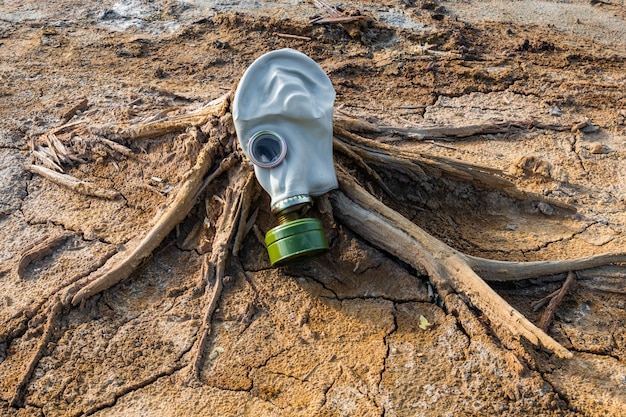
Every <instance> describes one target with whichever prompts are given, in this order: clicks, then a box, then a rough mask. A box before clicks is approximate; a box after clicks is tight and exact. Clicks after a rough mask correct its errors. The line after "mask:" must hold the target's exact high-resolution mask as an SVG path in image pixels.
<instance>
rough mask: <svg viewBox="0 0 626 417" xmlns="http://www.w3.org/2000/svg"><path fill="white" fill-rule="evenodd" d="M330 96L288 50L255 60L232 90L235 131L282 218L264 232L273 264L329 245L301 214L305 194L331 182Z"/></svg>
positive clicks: (309, 63) (324, 81)
mask: <svg viewBox="0 0 626 417" xmlns="http://www.w3.org/2000/svg"><path fill="white" fill-rule="evenodd" d="M334 100H335V90H334V89H333V86H332V84H331V82H330V79H329V78H328V76H327V75H326V73H324V71H323V70H322V69H321V68H320V67H319V65H317V64H316V63H315V61H313V60H312V59H310V58H309V57H307V56H306V55H304V54H302V53H300V52H297V51H294V50H292V49H282V50H278V51H273V52H270V53H267V54H265V55H263V56H261V57H260V58H258V59H257V60H256V61H254V62H253V63H252V65H251V66H250V67H249V68H248V69H247V70H246V72H245V73H244V75H243V77H242V78H241V81H240V82H239V85H238V87H237V90H236V92H235V97H234V100H233V120H234V123H235V129H236V130H237V137H238V139H239V142H240V144H241V148H242V149H243V151H244V153H245V155H246V157H247V158H248V159H249V160H250V161H251V162H252V164H253V166H254V171H255V174H256V177H257V179H258V181H259V183H260V184H261V186H262V187H263V189H264V190H265V191H267V193H268V194H269V195H270V196H271V205H272V212H273V213H274V214H276V215H277V217H278V219H279V222H280V223H281V224H280V226H278V227H275V228H274V229H272V230H270V231H269V232H268V233H267V235H266V244H267V247H268V252H269V254H270V260H271V261H272V265H274V266H281V265H285V264H289V263H293V262H295V261H300V260H302V259H306V258H309V257H311V256H315V255H318V254H320V253H323V252H325V251H327V250H328V244H327V243H326V236H325V235H324V231H323V229H322V226H321V223H320V222H319V221H318V220H316V219H312V218H301V217H302V215H304V213H306V211H307V210H308V209H309V208H310V206H311V202H312V199H311V197H313V196H319V195H322V194H324V193H326V192H328V191H330V190H332V189H334V188H337V176H336V174H335V168H334V163H333V155H332V149H333V143H332V134H333V105H334Z"/></svg>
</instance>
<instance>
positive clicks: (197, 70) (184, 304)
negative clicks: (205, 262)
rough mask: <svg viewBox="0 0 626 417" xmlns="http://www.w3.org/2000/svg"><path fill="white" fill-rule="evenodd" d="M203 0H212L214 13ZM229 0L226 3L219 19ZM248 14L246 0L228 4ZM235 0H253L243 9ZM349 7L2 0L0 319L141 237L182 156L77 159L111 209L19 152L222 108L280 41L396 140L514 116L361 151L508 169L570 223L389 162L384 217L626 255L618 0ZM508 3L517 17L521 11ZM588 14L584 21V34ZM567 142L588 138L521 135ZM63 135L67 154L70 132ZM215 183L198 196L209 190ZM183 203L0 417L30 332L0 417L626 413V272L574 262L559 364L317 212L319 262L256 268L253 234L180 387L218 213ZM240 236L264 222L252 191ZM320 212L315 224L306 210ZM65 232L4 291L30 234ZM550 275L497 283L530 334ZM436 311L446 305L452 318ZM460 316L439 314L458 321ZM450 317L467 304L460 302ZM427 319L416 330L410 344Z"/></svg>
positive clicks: (470, 245) (477, 250)
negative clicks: (148, 251)
mask: <svg viewBox="0 0 626 417" xmlns="http://www.w3.org/2000/svg"><path fill="white" fill-rule="evenodd" d="M218 3H219V4H218ZM231 3H232V4H231ZM235 3H242V4H238V5H237V4H235ZM247 3H250V4H247ZM483 3H485V2H480V3H477V2H466V1H464V2H457V1H441V2H435V1H430V0H425V1H388V2H383V3H382V4H381V2H369V1H355V2H351V3H350V5H347V4H343V8H342V9H341V11H342V12H343V13H345V14H362V15H365V16H367V19H365V20H362V21H360V22H357V23H349V24H342V25H336V24H335V25H333V24H331V25H321V26H316V25H311V24H310V23H309V22H308V19H309V18H310V17H313V16H314V15H315V14H317V13H319V10H317V9H316V8H315V7H314V6H312V5H311V4H309V3H298V2H267V3H265V2H216V3H212V2H199V1H198V2H177V1H173V2H172V1H168V2H139V1H136V2H135V1H124V2H117V3H115V2H112V1H111V2H109V1H101V2H74V1H70V0H66V1H63V2H55V4H54V5H48V6H46V7H45V8H44V9H41V8H40V6H38V3H35V2H28V1H27V2H19V3H18V2H12V1H5V2H3V4H2V5H0V80H2V82H1V83H0V112H1V114H2V118H1V120H0V171H1V173H2V175H0V196H1V197H0V225H1V226H0V242H2V243H1V244H0V283H1V285H0V322H2V323H6V321H7V320H8V319H9V318H10V317H12V316H13V315H14V314H16V313H17V312H19V311H20V310H22V309H24V308H27V307H29V306H32V305H35V304H37V303H40V302H42V301H43V300H46V299H48V298H49V297H51V296H52V295H53V294H54V292H55V291H57V289H58V288H61V287H62V286H64V285H66V284H67V283H69V282H70V281H72V280H74V279H76V277H80V276H85V275H87V274H88V273H90V272H91V271H94V270H96V269H97V268H98V267H100V266H101V265H103V264H104V262H105V261H106V260H107V259H109V258H110V257H111V256H113V255H114V254H115V253H118V252H120V251H121V250H123V248H124V245H125V244H126V243H127V242H128V241H129V240H130V239H132V238H133V237H135V236H137V235H139V234H141V233H143V232H145V230H146V228H147V226H148V224H149V222H150V221H151V220H152V219H153V218H154V216H155V215H156V214H157V213H158V211H159V209H160V208H161V207H162V205H163V204H164V202H165V201H166V196H167V194H168V193H169V192H171V190H172V189H173V187H176V185H177V184H179V183H180V181H181V179H182V178H183V175H184V173H185V171H186V170H187V169H188V168H189V167H190V166H191V165H192V164H193V161H194V158H195V153H194V149H195V148H194V142H193V140H192V139H193V138H190V136H189V135H185V134H183V135H164V136H163V137H160V138H157V139H150V140H137V141H133V142H125V145H127V146H129V147H130V148H131V149H132V150H133V152H134V155H135V156H134V157H132V158H129V157H126V156H124V155H121V154H119V153H115V152H114V151H112V150H110V149H108V148H106V147H103V146H100V145H97V144H93V143H86V144H85V152H86V154H87V155H88V159H89V162H88V163H86V164H82V165H79V166H77V167H75V168H72V169H71V170H70V173H71V174H72V175H74V176H76V177H79V178H82V179H86V180H89V181H91V182H93V183H96V184H98V185H99V186H102V187H105V188H110V189H115V190H117V191H119V192H120V193H121V194H122V198H120V199H117V200H111V201H108V200H103V199H98V198H93V197H86V196H82V195H79V194H76V193H73V192H71V191H68V190H66V189H63V188H60V187H59V186H57V185H55V184H52V183H50V182H49V181H47V180H46V179H43V178H41V177H39V176H36V175H33V174H31V173H30V172H29V171H27V170H25V168H24V165H25V164H28V163H31V162H32V161H33V159H32V156H31V152H30V147H29V146H30V145H29V144H30V141H31V140H32V139H37V138H38V137H39V136H40V135H41V134H43V133H44V132H46V131H48V130H49V129H51V128H52V127H54V126H56V125H58V124H59V123H60V121H61V120H62V119H63V117H64V116H65V115H66V114H67V112H68V110H69V109H71V108H72V107H73V106H74V105H76V104H77V103H79V102H80V101H81V100H83V99H85V98H86V99H87V100H88V107H87V108H85V109H84V110H83V111H81V112H79V113H78V114H77V115H76V116H74V119H72V121H74V120H83V121H86V122H87V123H90V124H104V123H110V122H124V121H126V122H127V121H132V120H139V119H140V118H144V117H149V116H152V115H154V114H156V113H158V112H159V111H162V110H163V109H172V108H173V109H174V110H173V112H181V113H182V112H188V111H190V110H191V109H194V108H198V107H200V106H201V105H202V104H204V103H206V102H208V101H210V100H211V99H214V98H216V97H219V96H221V95H223V94H224V93H225V92H227V91H229V90H230V89H231V88H232V87H233V85H234V84H235V83H236V82H237V80H238V78H239V77H240V76H241V74H242V73H243V71H244V70H245V68H247V66H248V65H249V64H250V63H251V62H252V61H253V60H254V59H255V58H256V57H258V56H259V55H261V54H262V53H265V52H268V51H270V50H274V49H278V48H283V47H290V48H294V49H297V50H300V51H302V52H304V53H306V54H308V55H309V56H311V57H312V58H313V59H315V60H316V61H317V62H319V63H320V65H321V66H322V68H323V69H324V70H325V71H326V72H327V73H328V75H329V76H330V78H331V80H332V81H333V84H334V85H335V88H336V90H337V103H336V104H337V109H338V111H341V112H345V113H348V114H350V115H353V116H359V117H363V118H365V119H367V120H369V121H371V122H375V123H379V124H385V123H387V124H392V125H402V126H416V125H418V126H424V125H437V126H444V125H452V126H463V125H469V124H473V123H479V122H495V121H497V122H503V121H504V122H512V123H513V122H515V123H514V124H512V126H511V129H510V131H509V132H508V133H505V134H491V135H489V134H483V135H475V136H471V137H469V138H464V139H459V140H448V139H446V138H442V140H436V141H427V142H424V141H417V140H415V141H413V140H400V139H399V138H398V137H394V136H393V135H381V136H380V137H377V139H378V140H384V141H389V142H390V143H393V144H394V145H395V146H398V147H403V148H410V149H414V150H419V151H421V152H427V153H430V154H436V155H442V156H449V157H455V158H458V159H462V160H464V161H467V162H474V163H477V164H481V165H486V166H490V167H493V168H498V169H502V170H505V171H507V172H509V173H510V175H511V176H512V178H514V180H515V181H516V183H517V185H518V187H519V188H521V189H523V190H527V191H532V192H535V193H539V194H542V195H544V196H547V197H550V198H553V199H555V200H558V201H560V202H562V203H564V204H570V205H573V206H575V207H576V208H577V212H576V213H572V212H569V211H566V210H562V209H559V208H558V207H551V206H545V205H542V204H537V203H534V202H532V201H516V200H513V199H512V198H510V197H508V196H505V195H501V194H499V193H497V192H494V191H490V190H483V189H479V188H477V187H475V186H472V185H468V184H464V183H463V182H462V181H455V180H450V179H447V178H438V179H433V181H432V183H430V184H427V186H424V185H423V186H421V187H416V186H415V184H412V183H411V181H410V180H409V179H408V178H404V177H403V176H402V175H399V174H398V173H396V172H389V171H386V170H385V167H384V166H383V167H377V168H378V169H379V171H380V172H381V175H383V177H384V178H385V179H386V180H387V181H389V184H390V186H391V187H392V189H393V190H394V191H395V192H396V194H397V195H398V196H401V198H400V199H399V200H398V201H395V202H390V203H389V204H393V205H394V207H395V208H397V209H398V210H401V211H402V212H403V214H405V215H406V216H407V217H409V218H411V219H412V220H413V221H414V222H416V223H417V224H418V225H420V226H421V227H423V228H425V229H426V230H428V231H429V232H430V233H432V234H433V235H435V236H437V237H439V238H440V239H442V240H444V241H445V242H446V243H448V244H450V245H451V246H453V247H455V248H457V249H459V250H462V251H463V252H466V253H469V254H472V255H480V256H483V257H490V258H494V259H503V260H504V259H506V260H520V261H526V260H539V259H562V258H572V257H577V256H585V255H590V254H597V253H603V252H609V251H619V250H622V251H623V249H624V247H626V210H625V209H626V181H625V179H626V97H625V95H624V85H626V72H625V71H624V67H625V62H626V37H624V36H623V35H624V28H625V27H626V23H625V22H624V20H625V17H626V16H625V14H624V5H623V2H621V3H620V2H619V1H615V0H614V1H613V2H592V3H593V4H589V3H587V2H582V1H581V2H578V1H571V2H534V1H522V2H505V1H490V2H489V7H485V6H483V5H482V4H483ZM521 11H523V12H521ZM599 22H601V23H599ZM531 119H532V120H533V121H535V122H537V123H535V125H544V126H548V125H558V126H565V127H568V128H569V127H570V126H575V125H577V124H579V123H580V122H582V121H587V120H588V121H589V125H590V126H587V128H585V129H583V130H579V129H571V130H570V129H568V130H562V131H557V130H553V129H550V128H533V129H523V128H518V127H516V126H519V124H520V123H522V122H524V121H528V120H531ZM76 140H78V139H76ZM227 180H228V179H227V178H226V177H223V178H221V179H220V181H218V182H217V183H215V184H213V185H211V188H210V189H209V190H208V195H216V196H220V195H222V194H223V192H224V186H225V184H226V182H227ZM208 201H209V204H208V206H207V210H206V211H207V212H208V213H209V215H208V219H206V220H205V207H197V208H196V209H194V210H193V211H192V213H191V214H190V216H189V217H188V218H187V219H186V220H185V221H184V222H183V223H182V224H181V225H180V226H179V227H178V228H177V229H176V231H175V232H172V234H171V235H170V236H168V237H167V238H166V239H165V241H164V243H163V244H162V246H161V247H160V248H159V249H158V250H157V251H155V253H154V254H153V256H152V257H151V258H150V259H149V260H148V261H147V262H145V263H144V264H143V265H142V266H141V267H140V268H139V269H138V270H137V271H136V272H135V273H134V274H132V275H131V277H130V278H129V279H127V280H126V281H124V282H122V283H121V284H118V285H116V286H114V287H113V288H111V289H109V290H108V291H105V292H104V293H102V294H100V295H98V296H95V297H93V298H91V299H89V300H88V301H87V302H86V303H84V305H82V306H80V307H77V308H74V309H71V310H69V311H66V312H64V315H63V316H62V318H61V320H60V322H59V323H58V327H57V328H55V329H54V331H53V337H52V338H51V342H50V343H48V345H47V346H46V349H45V352H44V356H43V357H42V358H41V360H40V361H39V363H38V365H37V367H36V368H35V370H34V372H33V375H32V378H31V379H30V381H29V383H28V385H27V387H26V391H25V396H24V404H23V406H22V407H20V408H10V407H9V405H8V402H9V401H10V399H11V397H12V395H13V393H14V390H15V386H16V384H17V381H18V378H19V376H20V375H21V373H22V372H23V371H24V367H25V366H26V363H27V361H28V359H29V358H30V356H31V355H32V352H33V351H34V349H35V347H36V345H37V341H38V337H39V336H40V333H39V330H38V329H40V326H39V324H38V323H32V322H31V323H30V324H29V328H30V330H29V331H27V332H26V334H25V335H24V336H23V337H21V338H18V339H15V340H12V341H11V342H10V343H4V344H0V415H6V416H9V415H20V416H75V415H76V416H77V415H96V416H117V415H119V416H129V415H133V416H134V415H137V416H139V415H178V416H196V415H224V416H235V415H290V416H294V415H302V416H309V415H320V416H322V415H349V416H357V415H363V416H370V415H377V416H378V415H385V416H409V415H410V416H415V415H424V416H435V415H436V416H440V415H490V414H496V413H497V414H499V415H503V416H527V415H546V416H548V415H554V416H570V415H571V416H575V415H583V416H619V415H622V414H623V410H624V409H626V331H625V330H624V329H625V328H626V312H625V311H626V310H625V307H626V295H625V292H626V291H625V286H624V278H626V271H625V270H624V266H623V265H617V266H611V267H604V268H597V269H594V270H590V271H582V272H581V273H580V274H579V277H578V279H577V281H576V283H575V285H574V288H573V289H572V291H571V292H570V293H569V294H568V295H567V296H566V298H565V300H564V302H563V304H562V305H561V306H560V307H559V309H558V312H557V315H556V317H555V320H554V321H553V323H552V325H551V326H550V328H549V333H550V335H552V336H553V337H554V338H555V339H557V340H558V341H559V342H560V343H562V344H563V345H564V346H566V347H567V348H568V349H570V350H571V351H572V352H574V358H573V359H569V360H565V359H558V358H556V357H554V356H553V355H551V354H550V353H549V352H544V351H541V350H538V349H536V348H534V347H533V346H531V345H530V344H527V343H525V342H524V341H522V342H521V344H520V343H516V342H511V341H507V340H504V339H501V338H499V337H497V336H496V334H494V333H493V332H492V331H491V330H490V328H489V326H488V324H489V323H488V317H484V316H482V315H481V314H480V312H479V311H474V310H467V314H464V315H462V316H459V317H457V316H454V315H452V314H450V313H448V311H449V310H450V309H449V308H448V307H449V304H450V303H457V304H460V305H462V300H460V299H458V298H450V299H446V300H445V301H446V302H445V303H441V302H436V300H435V302H434V300H433V298H432V297H431V295H430V294H429V288H428V284H427V278H426V277H424V276H419V275H418V274H416V271H414V270H412V269H411V268H408V267H407V266H406V265H404V264H402V263H401V262H398V261H397V260H396V259H394V258H392V257H390V256H388V255H387V254H385V253H382V252H380V251H378V250H377V249H375V248H374V247H372V246H371V245H369V244H368V242H366V241H364V240H363V239H361V238H360V237H359V236H357V235H355V234H354V233H353V232H352V231H351V230H349V229H347V228H345V227H344V226H342V225H341V224H333V223H331V222H330V221H329V218H328V216H325V217H324V219H325V226H326V229H327V233H328V235H329V237H330V240H331V252H330V254H328V255H326V256H325V257H324V258H321V259H319V260H316V261H313V262H311V263H309V264H306V265H302V266H294V267H288V268H283V269H271V268H269V262H268V260H267V258H266V253H265V249H264V247H263V246H262V244H261V243H259V241H258V240H257V238H256V237H255V235H254V234H253V233H251V234H249V235H248V236H247V238H246V240H245V242H244V246H243V249H242V252H241V254H240V255H239V257H238V258H236V259H235V260H233V262H232V263H231V264H232V265H231V267H230V273H231V275H232V279H231V280H230V281H229V282H228V283H227V284H226V285H225V289H224V293H223V294H222V297H221V299H220V302H219V307H218V310H217V311H216V314H215V315H214V317H213V328H212V336H211V339H210V343H209V346H208V347H207V352H206V355H205V356H206V358H207V360H206V361H205V364H204V366H203V369H202V372H201V375H200V382H201V383H200V384H191V385H190V384H186V383H185V380H186V369H187V368H186V366H187V365H188V364H189V362H190V360H191V357H190V349H191V347H192V345H193V343H194V341H195V339H196V338H197V337H198V331H199V328H200V323H201V321H202V311H203V302H204V298H203V297H201V296H200V294H199V293H198V291H197V289H196V281H197V277H198V274H199V272H200V267H201V258H200V253H202V252H203V251H206V250H208V249H210V248H207V245H206V242H203V241H198V239H197V234H195V231H197V230H200V229H203V228H204V230H205V235H204V237H205V238H208V239H209V240H210V239H211V237H212V235H211V233H214V232H215V230H214V228H213V226H214V223H215V219H216V217H217V216H218V215H219V210H220V204H219V201H218V200H213V199H209V200H208ZM257 204H258V207H259V210H260V214H259V217H258V220H257V225H258V226H259V228H260V229H261V230H262V231H263V232H264V231H266V230H268V229H269V228H271V227H272V226H273V225H274V222H275V219H273V216H272V215H271V214H270V213H269V199H268V198H267V196H264V195H262V196H261V197H260V198H259V201H258V203H257ZM318 214H319V213H318ZM64 231H71V232H72V233H73V234H72V236H71V237H70V238H69V239H68V240H67V241H66V242H65V243H64V244H63V245H61V246H60V247H59V248H57V249H56V250H55V251H54V252H53V253H52V254H50V255H49V256H47V257H45V258H43V259H40V260H37V261H35V262H33V263H32V264H30V265H29V267H28V268H27V269H26V271H25V272H24V274H23V275H22V276H21V277H20V276H18V275H17V274H16V272H15V266H16V263H17V260H18V258H19V256H20V254H21V253H22V252H23V251H24V249H25V248H26V247H27V246H28V245H29V244H30V243H32V242H36V241H38V240H40V239H41V238H42V237H45V236H53V235H56V234H59V233H61V232H64ZM563 279H564V276H556V277H545V278H542V279H539V280H532V281H528V282H523V283H518V284H515V285H512V284H506V285H505V284H497V285H496V286H495V288H496V290H497V291H498V292H499V293H500V294H501V295H502V296H503V297H505V298H506V299H507V300H508V301H509V302H510V303H511V304H512V305H514V306H515V307H516V308H517V309H518V310H519V311H521V312H522V313H523V314H525V315H526V316H527V317H529V318H530V319H531V320H532V321H533V322H535V323H536V322H538V321H539V316H540V313H541V311H539V312H535V311H533V309H532V304H533V303H534V302H535V301H537V300H539V299H541V298H543V297H544V296H546V295H548V294H549V293H551V292H553V291H554V290H555V289H557V288H559V286H560V284H561V283H562V281H563ZM447 304H448V305H447ZM457 307H458V306H457ZM459 308H461V307H459ZM420 316H423V317H425V318H426V319H427V320H428V321H429V322H430V323H432V326H431V327H429V328H427V329H423V328H420V327H419V323H420Z"/></svg>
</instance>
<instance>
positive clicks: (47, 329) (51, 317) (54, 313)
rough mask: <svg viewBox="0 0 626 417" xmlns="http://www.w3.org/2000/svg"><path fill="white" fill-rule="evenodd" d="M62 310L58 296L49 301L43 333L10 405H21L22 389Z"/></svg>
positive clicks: (42, 351) (37, 361) (41, 353)
mask: <svg viewBox="0 0 626 417" xmlns="http://www.w3.org/2000/svg"><path fill="white" fill-rule="evenodd" d="M62 310H63V305H62V304H61V300H60V299H59V297H55V298H54V299H53V300H52V301H51V302H50V305H49V307H48V312H47V313H46V315H47V320H46V323H45V325H44V327H43V334H42V335H41V338H40V339H39V343H38V344H37V347H36V349H35V351H34V352H33V355H32V356H31V358H30V360H29V361H28V364H27V365H26V369H25V370H24V372H22V375H21V376H20V379H19V382H18V384H17V387H16V388H15V392H14V393H13V397H12V398H11V401H9V405H10V406H11V407H19V406H20V405H21V403H22V397H23V395H24V390H25V388H26V386H27V385H28V381H30V377H31V376H32V374H33V371H34V370H35V367H36V366H37V364H38V363H39V359H41V357H42V356H43V354H44V349H45V348H46V346H47V345H48V342H49V341H50V340H51V338H52V334H53V332H54V327H55V325H56V323H57V321H58V320H59V317H60V316H61V311H62Z"/></svg>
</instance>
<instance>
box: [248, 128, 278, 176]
mask: <svg viewBox="0 0 626 417" xmlns="http://www.w3.org/2000/svg"><path fill="white" fill-rule="evenodd" d="M265 136H271V137H273V138H275V139H278V142H279V143H280V154H279V155H278V158H276V159H275V160H273V161H271V162H263V161H259V160H258V159H256V157H255V156H254V153H253V152H252V150H253V149H254V145H255V143H256V142H257V141H258V140H259V139H262V138H263V137H265ZM248 155H249V156H250V160H251V161H252V163H253V164H255V165H256V166H258V167H261V168H274V167H277V166H278V165H280V164H281V163H282V162H283V161H284V160H285V157H286V156H287V142H285V139H283V138H282V137H281V136H280V135H279V134H278V133H276V132H274V131H271V130H261V131H259V132H257V133H255V134H254V135H252V137H251V138H250V140H249V141H248Z"/></svg>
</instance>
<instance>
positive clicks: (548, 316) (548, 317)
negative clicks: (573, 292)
mask: <svg viewBox="0 0 626 417" xmlns="http://www.w3.org/2000/svg"><path fill="white" fill-rule="evenodd" d="M575 278H576V274H575V273H574V272H572V271H570V272H569V273H568V274H567V278H566V279H565V282H564V283H563V286H562V287H561V289H560V290H559V292H558V294H557V295H556V296H554V298H552V300H550V304H548V307H546V309H545V310H544V312H543V314H542V315H541V320H539V328H540V329H541V330H543V331H544V332H547V331H548V327H549V326H550V322H551V321H552V317H553V316H554V313H555V312H556V309H557V308H558V306H559V305H560V304H561V301H563V298H564V297H565V294H567V291H569V288H570V287H571V286H572V283H573V282H574V279H575Z"/></svg>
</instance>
